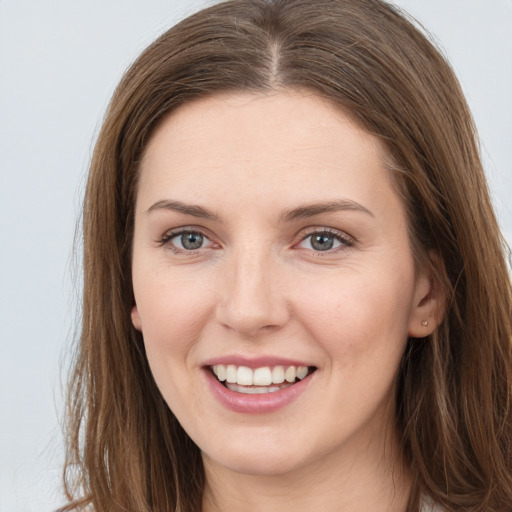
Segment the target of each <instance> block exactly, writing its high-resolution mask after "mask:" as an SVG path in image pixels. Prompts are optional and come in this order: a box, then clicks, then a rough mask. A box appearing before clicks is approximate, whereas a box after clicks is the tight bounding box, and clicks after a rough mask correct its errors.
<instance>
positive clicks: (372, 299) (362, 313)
mask: <svg viewBox="0 0 512 512" xmlns="http://www.w3.org/2000/svg"><path fill="white" fill-rule="evenodd" d="M403 282H405V283H406V284H405V285H404V284H402V283H401V282H400V280H397V279H390V278H387V279H385V278H382V277H377V276H371V275H370V274H367V275H366V277H363V276H361V275H359V276H356V277H355V278H354V277H350V278H347V279H343V278H340V279H339V280H334V279H330V280H329V281H328V282H326V283H324V286H321V283H318V282H317V283H316V286H315V287H307V288H306V289H307V292H306V289H303V290H302V292H301V293H298V294H297V295H296V300H295V304H296V314H297V315H298V317H299V318H300V319H301V322H302V324H303V325H304V326H305V327H306V328H307V330H308V331H309V333H310V335H311V336H312V338H313V339H315V340H316V341H317V342H318V343H320V344H322V345H323V346H324V348H325V349H326V351H327V352H328V353H330V355H331V357H332V363H333V365H336V366H340V365H341V366H350V365H355V364H357V363H358V362H359V361H360V360H364V361H365V363H368V361H369V360H370V361H371V360H372V359H374V358H376V357H381V356H382V355H383V354H385V356H384V357H385V358H387V357H388V356H391V357H393V359H396V354H399V355H401V353H402V350H403V347H404V343H405V341H406V339H407V328H408V318H409V314H410V302H411V293H412V291H411V290H412V285H411V281H410V279H407V278H404V280H403Z"/></svg>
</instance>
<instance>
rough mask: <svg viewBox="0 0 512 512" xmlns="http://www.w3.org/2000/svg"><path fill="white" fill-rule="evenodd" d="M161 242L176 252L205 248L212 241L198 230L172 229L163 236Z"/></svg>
mask: <svg viewBox="0 0 512 512" xmlns="http://www.w3.org/2000/svg"><path fill="white" fill-rule="evenodd" d="M161 243H162V245H167V246H170V248H171V249H172V250H174V251H176V252H180V251H182V252H191V251H197V250H198V249H204V248H205V247H207V246H208V244H210V243H211V242H210V240H209V239H208V238H207V237H206V236H205V235H203V234H202V233H200V232H198V231H179V232H175V231H170V232H168V233H167V234H166V235H165V236H164V237H163V238H162V241H161Z"/></svg>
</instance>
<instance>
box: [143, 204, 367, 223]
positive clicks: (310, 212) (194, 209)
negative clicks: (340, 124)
mask: <svg viewBox="0 0 512 512" xmlns="http://www.w3.org/2000/svg"><path fill="white" fill-rule="evenodd" d="M155 210H171V211H175V212H179V213H184V214H185V215H191V216H193V217H198V218H200V219H207V220H212V221H219V220H220V218H219V216H218V215H216V214H214V213H212V212H210V211H208V210H207V209H205V208H203V207H202V206H197V205H193V204H186V203H182V202H181V201H172V200H165V199H164V200H162V201H157V202H156V203H155V204H153V205H152V206H150V207H149V208H148V209H147V210H146V213H151V212H153V211H155ZM338 211H358V212H363V213H366V214H368V215H371V216H372V217H373V216H374V215H373V213H372V212H371V211H370V210H368V209H367V208H365V207H364V206H363V205H362V204H359V203H357V202H355V201H351V200H349V199H339V200H337V201H329V202H326V203H312V204H306V205H302V206H298V207H296V208H292V209H290V210H286V211H284V212H283V214H282V215H281V220H282V221H283V222H291V221H294V220H299V219H306V218H309V217H314V216H315V215H320V214H322V213H332V212H338Z"/></svg>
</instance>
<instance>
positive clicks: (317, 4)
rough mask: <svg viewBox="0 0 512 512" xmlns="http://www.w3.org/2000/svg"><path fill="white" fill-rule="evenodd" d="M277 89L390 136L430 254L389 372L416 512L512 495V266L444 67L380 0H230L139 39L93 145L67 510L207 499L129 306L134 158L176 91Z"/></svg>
mask: <svg viewBox="0 0 512 512" xmlns="http://www.w3.org/2000/svg"><path fill="white" fill-rule="evenodd" d="M280 88H281V89H304V88H305V89H308V90H312V91H314V92H315V93H316V94H318V95H320V96H322V97H324V98H327V99H328V100H330V101H331V102H332V103H333V104H335V105H337V106H339V108H341V109H343V110H344V111H345V112H348V113H350V114H351V115H352V116H353V117H354V118H355V119H356V120H357V122H359V124H360V125H361V126H362V127H363V128H364V129H366V130H367V131H368V132H370V133H372V134H374V135H376V136H377V137H379V138H380V139H381V140H382V141H383V142H384V144H385V145H386V147H387V149H388V152H389V167H390V172H391V174H392V176H393V178H394V181H395V185H396V187H397V190H398V191H399V193H400V194H401V196H402V197H403V200H404V204H405V206H406V209H407V211H408V216H409V226H410V237H411V241H412V245H413V248H414V253H415V257H416V259H417V261H423V262H426V261H432V259H433V258H432V255H435V258H434V259H435V260H436V261H437V262H438V265H437V268H438V270H437V274H436V275H437V277H436V279H437V287H438V289H439V290H442V293H443V294H444V295H445V296H446V314H445V318H444V321H443V322H442V324H441V325H440V327H439V328H438V329H437V330H436V331H435V332H434V334H432V335H431V336H429V337H428V338H425V339H421V340H418V339H411V340H409V343H408V346H407V349H406V352H405V354H404V357H403V360H402V364H401V367H400V372H399V378H398V385H397V397H396V400H397V418H396V423H397V428H398V431H399V434H400V436H401V440H402V446H403V451H404V455H405V457H406V460H407V461H408V464H409V466H410V469H411V472H412V475H413V490H412V494H411V497H410V500H409V505H408V511H409V512H416V511H417V510H418V507H419V501H420V497H421V496H423V495H427V496H430V497H431V498H432V499H433V500H434V501H435V502H438V503H440V504H442V505H443V506H444V507H445V508H446V509H447V510H449V511H456V510H465V511H474V512H477V511H484V510H485V511H487V512H490V511H494V512H498V511H499V512H504V511H505V510H510V509H512V413H511V405H510V400H511V391H512V349H511V343H512V334H511V333H512V326H511V311H512V306H511V295H512V294H511V283H510V277H509V274H508V271H507V253H506V251H505V243H504V240H503V239H502V237H501V234H500V231H499V229H498V226H497V223H496V219H495V216H494V213H493V210H492V207H491V202H490V200H489V194H488V190H487V185H486V181H485V178H484V174H483V171H482V165H481V161H480V157H479V151H478V143H477V137H476V132H475V127H474V125H473V121H472V118H471V115H470V112H469V110H468V107H467V105H466V102H465V100H464V97H463V95H462V92H461V89H460V86H459V84H458V82H457V79H456V78H455V76H454V73H453V72H452V70H451V68H450V66H449V65H448V64H447V63H446V61H445V60H444V58H443V57H442V55H441V54H440V52H439V51H438V50H437V49H436V48H435V47H434V45H433V44H432V43H431V42H430V41H429V39H428V37H426V36H425V35H423V34H422V33H421V32H420V31H419V30H418V29H417V28H416V27H415V25H414V23H413V22H411V21H410V20H408V19H407V16H406V15H404V14H403V13H401V12H399V11H398V10H397V8H395V7H393V6H391V5H388V4H387V3H385V2H383V1H381V0H314V1H313V0H231V1H227V2H224V3H220V4H218V5H214V6H212V7H210V8H208V9H205V10H203V11H200V12H199V13H197V14H195V15H193V16H191V17H189V18H187V19H186V20H184V21H182V22H181V23H179V24H178V25H176V26H175V27H174V28H172V29H171V30H169V31H168V32H166V33H165V34H163V35H162V36H161V37H160V38H159V39H158V40H157V41H155V42H154V43H153V44H152V45H151V46H150V47H149V48H147V49H146V51H144V53H143V54H142V55H141V56H140V57H139V58H138V60H136V62H135V63H134V64H133V65H132V66H131V68H130V69H129V70H128V71H127V73H126V74H125V76H124V78H123V79H122V81H121V83H120V85H119V86H118V88H117V90H116V92H115V94H114V97H113V99H112V102H111V104H110V107H109V109H108V111H107V114H106V117H105V121H104V123H103V127H102V130H101V133H100V135H99V138H98V141H97V144H96V148H95V151H94V155H93V159H92V163H91V168H90V174H89V180H88V184H87V190H86V195H85V201H84V210H83V236H84V294H83V317H82V325H81V336H80V339H79V340H78V345H77V353H76V360H75V366H74V372H73V374H72V377H71V380H70V395H69V401H68V429H67V441H68V445H67V446H68V456H67V463H66V468H65V473H64V477H65V478H64V481H65V489H66V493H67V496H68V499H69V504H68V505H67V506H65V507H64V508H63V509H62V510H63V511H64V510H80V509H84V510H86V509H87V510H88V509H92V510H95V511H97V512H100V511H101V512H103V511H109V512H117V511H130V512H133V511H137V512H144V511H145V512H149V511H154V512H164V511H177V512H197V511H198V510H200V509H201V499H202V490H203V484H204V474H203V468H202V462H201V457H200V452H199V449H198V448H197V446H195V445H194V444H193V443H192V441H191V440H190V439H189V437H188V436H187V434H186V433H185V432H184V431H183V430H182V428H181V426H180V425H179V423H178V422H177V420H176V418H175V417H174V416H173V413H172V412H171V411H170V410H169V408H168V407H167V405H166V403H165V402H164V400H163V398H162V396H161V395H160V393H159V391H158V389H157V387H156V385H155V383H154V381H153V378H152V376H151V372H150V369H149V367H148V363H147V360H146V356H145V352H144V346H143V342H142V338H141V336H140V333H138V332H137V331H135V329H134V328H133V326H132V324H131V321H130V310H131V307H132V305H133V291H132V284H131V268H130V265H131V244H132V233H133V208H134V203H135V194H136V187H137V175H138V166H139V162H140V159H141V155H142V153H143V151H144V148H145V147H146V145H147V142H148V140H149V138H150V136H151V134H152V131H153V130H154V128H155V126H156V125H157V123H158V122H159V121H160V120H161V119H162V118H163V116H165V115H166V114H168V113H169V112H170V111H172V110H173V109H175V108H177V107H179V106H180V105H181V104H183V103H184V102H190V101H193V100H194V99H195V98H198V97H202V96H205V95H211V94H216V93H220V92H226V91H241V90H244V91H263V92H264V91H269V90H273V89H280ZM429 254H430V257H429V256H428V255H429Z"/></svg>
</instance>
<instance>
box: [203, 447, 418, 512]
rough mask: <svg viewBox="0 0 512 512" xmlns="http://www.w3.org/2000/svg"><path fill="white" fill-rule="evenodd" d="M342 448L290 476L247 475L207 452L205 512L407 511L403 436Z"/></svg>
mask: <svg viewBox="0 0 512 512" xmlns="http://www.w3.org/2000/svg"><path fill="white" fill-rule="evenodd" d="M380 447H381V448H380V449H379V450H375V449H373V448H374V447H372V446H368V445H366V446H359V448H358V449H355V450H350V451H349V450H343V449H341V450H339V451H336V452H333V453H330V454H328V455H327V456H324V457H322V458H320V459H319V460H317V461H313V462H311V463H309V464H307V465H304V466H302V467H301V468H299V469H295V470H292V471H289V472H287V473H284V474H271V475H266V474H256V475H255V474H243V473H239V472H235V471H231V470H230V469H228V468H225V467H221V466H217V465H216V464H215V462H214V461H212V460H211V459H209V458H208V457H207V456H204V466H205V472H206V487H205V492H204V498H203V512H222V511H226V510H236V511H237V512H306V511H307V512H310V511H311V510H322V511H323V512H340V511H347V512H370V511H371V512H388V511H389V510H393V511H394V512H405V511H406V509H407V501H408V498H409V494H410V490H411V485H412V484H411V478H410V474H409V471H408V470H407V468H406V466H405V464H404V462H403V458H402V457H401V456H399V455H397V454H400V453H401V451H400V448H399V444H398V442H397V440H393V441H392V442H391V441H390V440H389V439H388V443H386V447H385V449H382V444H380Z"/></svg>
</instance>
